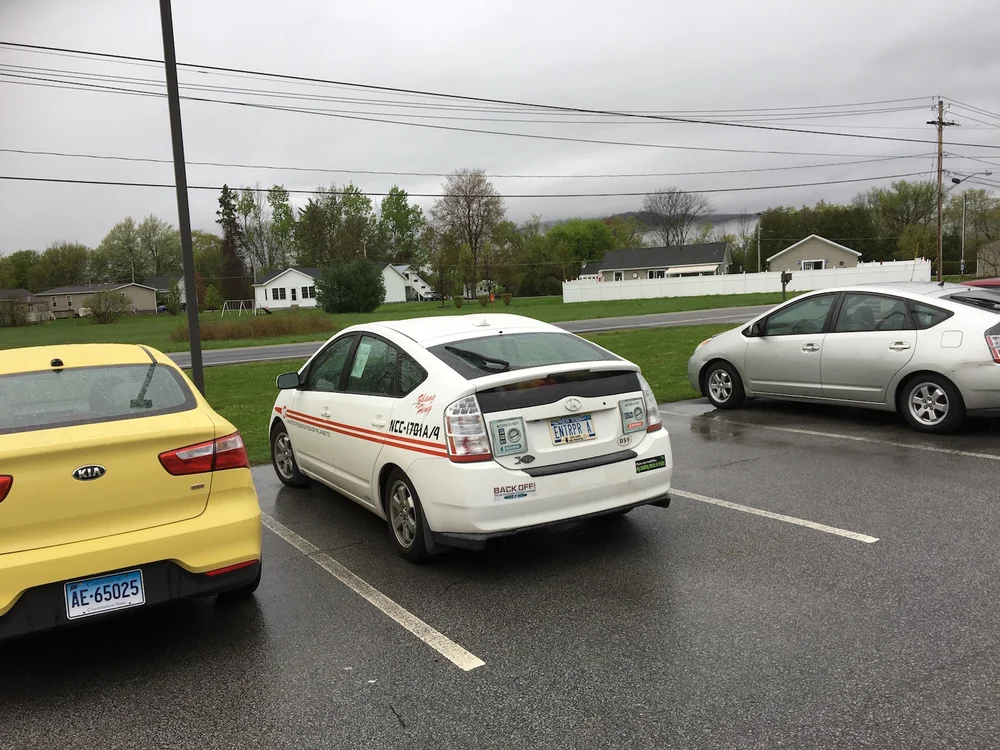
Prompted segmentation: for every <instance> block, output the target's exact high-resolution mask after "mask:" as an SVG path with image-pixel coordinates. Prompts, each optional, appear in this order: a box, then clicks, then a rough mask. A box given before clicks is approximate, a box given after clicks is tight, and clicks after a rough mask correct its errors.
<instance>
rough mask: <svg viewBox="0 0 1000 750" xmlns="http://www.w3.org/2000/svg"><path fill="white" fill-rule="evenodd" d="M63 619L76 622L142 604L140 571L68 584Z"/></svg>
mask: <svg viewBox="0 0 1000 750" xmlns="http://www.w3.org/2000/svg"><path fill="white" fill-rule="evenodd" d="M64 590H65V593H66V617H68V618H69V619H70V620H76V619H78V618H80V617H90V616H91V615H99V614H103V613H105V612H112V611H114V610H118V609H127V608H129V607H138V606H141V605H143V604H145V603H146V591H145V589H144V587H143V585H142V571H141V570H130V571H128V572H126V573H115V574H114V575H110V576H100V577H98V578H89V579H87V580H86V581H71V582H70V583H67V584H66V585H65V586H64Z"/></svg>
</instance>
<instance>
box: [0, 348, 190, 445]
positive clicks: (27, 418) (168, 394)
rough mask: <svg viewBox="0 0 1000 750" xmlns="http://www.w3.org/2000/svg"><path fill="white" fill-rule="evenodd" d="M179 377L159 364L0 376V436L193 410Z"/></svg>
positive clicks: (168, 368)
mask: <svg viewBox="0 0 1000 750" xmlns="http://www.w3.org/2000/svg"><path fill="white" fill-rule="evenodd" d="M194 406H195V400H194V395H193V394H192V393H191V389H190V388H188V386H187V385H186V384H185V383H184V380H183V378H182V377H181V376H180V375H179V374H178V373H177V372H176V371H175V370H174V369H173V368H170V367H164V366H162V365H155V364H152V363H151V364H148V365H110V366H100V367H80V368H72V369H67V370H61V371H60V370H43V371H39V372H26V373H17V374H14V375H2V376H0V434H6V433H12V432H28V431H33V430H47V429H51V428H54V427H70V426H74V425H82V424H96V423H98V422H114V421H118V420H122V419H134V418H136V417H148V416H154V415H157V414H171V413H174V412H178V411H186V410H188V409H193V408H194Z"/></svg>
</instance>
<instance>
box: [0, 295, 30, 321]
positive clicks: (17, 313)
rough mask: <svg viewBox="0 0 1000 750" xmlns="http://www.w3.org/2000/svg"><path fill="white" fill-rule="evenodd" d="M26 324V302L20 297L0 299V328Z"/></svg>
mask: <svg viewBox="0 0 1000 750" xmlns="http://www.w3.org/2000/svg"><path fill="white" fill-rule="evenodd" d="M26 325H28V304H27V303H26V302H25V301H24V300H22V299H3V300H0V328H16V327H17V326H26Z"/></svg>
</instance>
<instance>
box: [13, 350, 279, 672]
mask: <svg viewBox="0 0 1000 750" xmlns="http://www.w3.org/2000/svg"><path fill="white" fill-rule="evenodd" d="M260 536H261V515H260V506H259V505H258V502H257V494H256V491H255V490H254V485H253V480H252V478H251V476H250V466H249V462H248V460H247V453H246V449H245V448H244V446H243V439H242V438H241V437H240V434H239V433H238V432H237V431H236V428H235V427H233V425H231V424H230V423H229V422H228V421H226V420H225V419H223V418H222V417H220V416H219V415H218V414H217V413H216V412H215V411H213V410H212V408H211V407H209V405H208V404H207V403H206V402H205V400H204V399H203V398H202V397H201V394H199V393H198V391H197V390H196V389H195V388H194V387H192V385H191V383H190V381H189V380H188V379H187V377H186V376H185V375H184V374H183V373H182V372H181V370H180V369H179V368H178V367H177V366H176V365H175V364H174V363H173V362H171V361H170V360H169V359H168V358H167V357H165V356H164V355H163V354H161V353H160V352H158V351H156V350H154V349H150V348H148V347H144V346H135V345H124V344H83V345H68V346H44V347H33V348H28V349H11V350H8V351H5V352H4V353H3V357H0V639H3V638H7V637H11V636H17V635H22V634H25V633H28V632H33V631H37V630H45V629H48V628H53V627H57V626H62V625H66V624H69V623H74V622H78V621H80V620H83V619H89V618H94V619H99V618H102V617H108V616H111V615H112V614H115V613H119V612H120V611H122V610H129V609H132V608H135V607H148V606H151V605H154V604H159V603H162V602H167V601H170V600H175V599H182V598H187V597H192V596H201V595H207V594H227V595H231V596H247V595H249V594H251V593H253V591H254V590H255V589H256V588H257V584H258V582H259V581H260V574H261V564H260V543H261V539H260ZM95 658H99V655H98V657H95Z"/></svg>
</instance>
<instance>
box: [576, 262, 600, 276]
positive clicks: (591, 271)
mask: <svg viewBox="0 0 1000 750" xmlns="http://www.w3.org/2000/svg"><path fill="white" fill-rule="evenodd" d="M600 272H601V261H599V260H592V261H590V263H584V265H583V268H581V269H580V275H581V276H596V275H597V274H599V273H600Z"/></svg>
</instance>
